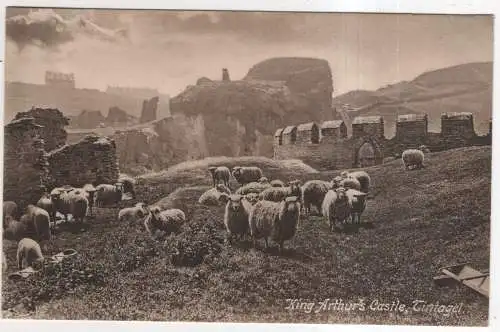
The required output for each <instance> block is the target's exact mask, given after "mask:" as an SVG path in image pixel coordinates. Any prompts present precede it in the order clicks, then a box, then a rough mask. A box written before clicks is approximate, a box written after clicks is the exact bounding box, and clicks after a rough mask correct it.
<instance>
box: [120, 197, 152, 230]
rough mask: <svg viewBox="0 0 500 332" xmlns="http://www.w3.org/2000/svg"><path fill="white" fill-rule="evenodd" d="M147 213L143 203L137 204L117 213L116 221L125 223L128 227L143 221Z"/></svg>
mask: <svg viewBox="0 0 500 332" xmlns="http://www.w3.org/2000/svg"><path fill="white" fill-rule="evenodd" d="M148 213H149V211H148V210H147V206H146V204H145V203H142V202H141V203H137V204H136V205H135V206H132V207H127V208H123V209H121V210H120V211H119V212H118V221H119V222H120V223H123V222H127V221H128V223H129V225H132V224H135V223H137V222H138V221H139V220H141V219H144V218H145V217H146V216H147V215H148Z"/></svg>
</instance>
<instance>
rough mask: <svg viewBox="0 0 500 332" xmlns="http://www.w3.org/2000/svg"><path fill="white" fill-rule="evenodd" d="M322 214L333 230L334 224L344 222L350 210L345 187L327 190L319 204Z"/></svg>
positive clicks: (350, 212) (349, 215) (349, 214)
mask: <svg viewBox="0 0 500 332" xmlns="http://www.w3.org/2000/svg"><path fill="white" fill-rule="evenodd" d="M321 210H322V212H323V216H324V217H325V220H326V221H327V222H328V224H329V226H330V230H331V231H333V230H334V228H335V225H336V224H337V223H338V222H340V223H342V224H343V223H345V221H346V220H347V219H348V218H349V217H351V214H352V210H351V206H350V203H349V197H348V196H347V194H346V189H345V188H343V187H340V188H337V189H335V190H328V192H327V193H326V195H325V199H324V200H323V204H322V206H321Z"/></svg>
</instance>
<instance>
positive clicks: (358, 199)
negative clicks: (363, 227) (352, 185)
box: [346, 189, 367, 224]
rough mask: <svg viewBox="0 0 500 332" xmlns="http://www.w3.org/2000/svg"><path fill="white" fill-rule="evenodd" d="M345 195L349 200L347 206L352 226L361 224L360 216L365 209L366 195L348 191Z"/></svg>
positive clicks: (351, 190) (352, 190)
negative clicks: (348, 206) (349, 209)
mask: <svg viewBox="0 0 500 332" xmlns="http://www.w3.org/2000/svg"><path fill="white" fill-rule="evenodd" d="M346 195H347V197H348V199H349V205H350V207H351V219H352V223H353V224H360V223H361V215H362V214H363V211H365V208H366V195H367V194H366V193H364V192H361V191H358V190H354V189H348V190H346Z"/></svg>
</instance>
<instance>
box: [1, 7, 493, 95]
mask: <svg viewBox="0 0 500 332" xmlns="http://www.w3.org/2000/svg"><path fill="white" fill-rule="evenodd" d="M33 11H35V13H31V14H29V12H28V10H26V9H8V10H7V25H6V33H7V45H6V70H5V75H6V79H7V80H8V81H24V82H32V83H42V82H43V79H44V72H45V70H56V71H63V72H74V73H75V76H76V81H77V87H80V88H99V89H105V88H106V86H107V85H108V84H109V85H121V86H137V87H141V86H144V87H152V88H157V89H159V90H160V91H161V92H163V93H168V94H170V95H172V96H173V95H176V94H177V93H179V92H180V91H182V90H183V89H184V88H185V86H186V85H188V84H194V83H195V82H196V80H197V79H198V78H199V77H201V76H207V77H209V78H213V79H220V77H221V68H223V67H224V68H228V69H229V72H230V76H231V79H240V78H242V77H243V76H244V75H245V74H246V73H247V71H248V69H249V68H250V67H251V66H252V65H254V64H256V63H257V62H259V61H262V60H264V59H266V58H270V57H279V56H307V57H318V58H323V59H326V60H328V62H329V63H330V67H331V69H332V72H333V78H334V89H335V94H336V95H337V94H341V93H344V92H347V91H350V90H354V89H377V88H379V87H381V86H383V85H386V84H391V83H395V82H398V81H401V80H411V79H413V78H414V77H415V76H417V75H419V74H420V73H422V72H424V71H427V70H431V69H438V68H442V67H447V66H451V65H456V64H460V63H467V62H474V61H492V60H493V19H492V18H491V17H490V16H472V15H470V16H469V15H467V16H466V15H416V14H354V13H350V14H340V13H259V12H175V11H131V10H122V11H119V10H74V9H65V10H57V9H56V10H55V11H54V12H51V11H50V10H49V11H47V10H44V11H43V12H41V13H36V11H37V10H36V9H34V10H33ZM56 22H57V23H56Z"/></svg>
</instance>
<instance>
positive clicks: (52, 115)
mask: <svg viewBox="0 0 500 332" xmlns="http://www.w3.org/2000/svg"><path fill="white" fill-rule="evenodd" d="M21 118H33V119H34V122H35V123H37V124H39V125H41V126H42V127H41V128H40V130H39V133H40V137H41V138H42V139H43V140H44V142H45V144H44V147H45V150H46V151H50V150H53V149H56V148H58V147H60V146H63V145H64V144H65V143H66V138H67V137H68V134H67V133H66V130H65V129H64V127H65V126H67V125H69V119H68V118H67V117H65V116H64V115H63V113H62V112H61V111H59V110H58V109H55V108H32V109H31V110H29V111H27V112H19V113H17V114H16V117H15V120H19V119H21Z"/></svg>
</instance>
